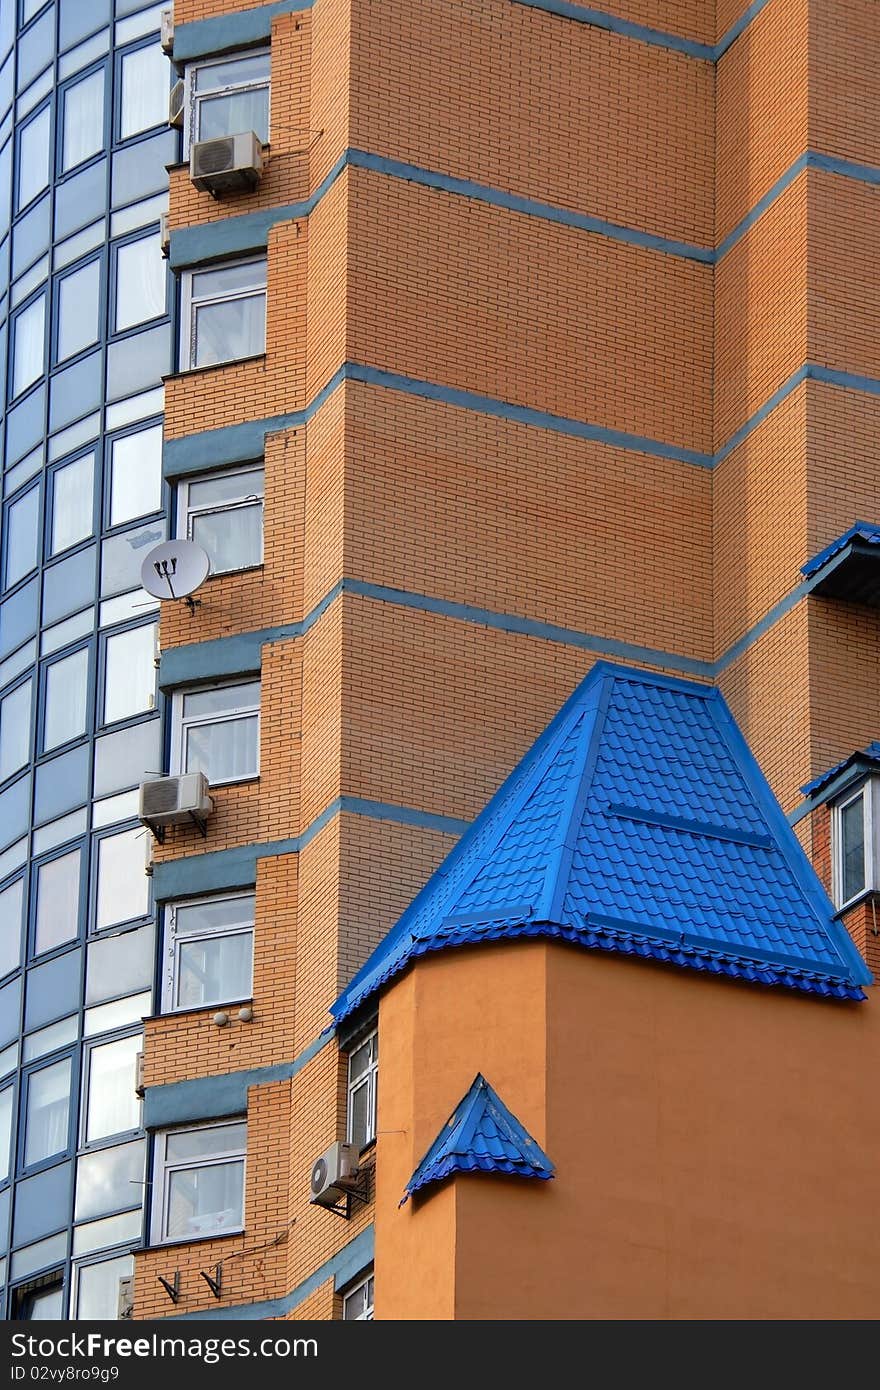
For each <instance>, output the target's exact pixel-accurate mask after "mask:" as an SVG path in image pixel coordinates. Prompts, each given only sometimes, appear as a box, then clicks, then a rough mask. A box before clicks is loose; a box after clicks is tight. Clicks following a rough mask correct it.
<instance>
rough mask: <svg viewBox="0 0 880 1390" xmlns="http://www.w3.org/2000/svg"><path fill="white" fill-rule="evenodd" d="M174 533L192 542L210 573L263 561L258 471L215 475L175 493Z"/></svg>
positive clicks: (247, 566)
mask: <svg viewBox="0 0 880 1390" xmlns="http://www.w3.org/2000/svg"><path fill="white" fill-rule="evenodd" d="M177 514H178V518H179V526H178V530H179V532H180V534H181V535H183V536H187V537H188V538H189V539H190V540H194V541H197V542H198V544H199V545H200V546H201V547H202V549H203V550H204V551H205V552H206V553H207V555H208V559H209V560H210V562H211V574H225V573H228V571H229V570H243V569H249V568H250V567H251V566H253V565H261V564H262V563H263V470H262V468H246V469H242V470H241V471H240V472H234V473H214V474H212V475H211V476H209V477H205V478H200V479H197V480H196V481H194V482H186V483H181V485H180V489H179V498H178V509H177Z"/></svg>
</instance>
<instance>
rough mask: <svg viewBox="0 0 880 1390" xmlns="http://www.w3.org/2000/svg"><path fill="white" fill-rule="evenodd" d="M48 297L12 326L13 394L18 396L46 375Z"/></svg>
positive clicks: (23, 311) (28, 308)
mask: <svg viewBox="0 0 880 1390" xmlns="http://www.w3.org/2000/svg"><path fill="white" fill-rule="evenodd" d="M45 335H46V296H45V295H41V296H40V298H39V299H35V300H34V302H33V304H30V305H28V307H27V308H26V309H23V310H22V311H21V313H20V314H19V316H18V318H17V319H15V320H14V321H13V325H12V394H13V396H18V395H20V394H21V392H22V391H25V390H27V388H28V386H30V385H31V384H32V383H33V382H35V381H36V380H37V377H39V376H42V374H43V361H44V358H45V348H46V337H45Z"/></svg>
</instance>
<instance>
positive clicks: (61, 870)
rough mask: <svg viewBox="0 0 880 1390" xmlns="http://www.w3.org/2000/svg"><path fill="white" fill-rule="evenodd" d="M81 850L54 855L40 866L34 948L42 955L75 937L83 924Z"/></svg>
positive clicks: (37, 953)
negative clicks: (80, 884)
mask: <svg viewBox="0 0 880 1390" xmlns="http://www.w3.org/2000/svg"><path fill="white" fill-rule="evenodd" d="M79 874H80V852H79V850H78V849H75V850H72V851H71V853H70V854H63V855H62V856H61V857H60V859H50V860H49V862H48V863H47V864H41V865H40V867H39V869H38V870H37V924H36V935H35V939H34V951H35V954H36V955H40V954H41V953H42V952H43V951H51V950H53V949H54V947H56V946H61V945H62V944H63V943H64V942H65V941H72V940H73V938H74V937H75V936H76V934H77V930H78V927H79Z"/></svg>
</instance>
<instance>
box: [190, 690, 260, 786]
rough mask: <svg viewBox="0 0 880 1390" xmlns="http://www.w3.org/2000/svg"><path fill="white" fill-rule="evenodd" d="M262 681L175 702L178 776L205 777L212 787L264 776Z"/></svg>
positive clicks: (197, 692) (196, 692)
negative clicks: (200, 774) (261, 760)
mask: <svg viewBox="0 0 880 1390" xmlns="http://www.w3.org/2000/svg"><path fill="white" fill-rule="evenodd" d="M259 724H260V682H259V681H248V682H247V684H246V685H220V686H213V687H212V688H210V689H208V690H193V691H191V692H190V693H189V694H180V695H176V696H175V697H174V719H173V732H172V738H173V740H174V743H173V746H174V749H175V757H174V761H175V763H176V769H175V770H176V771H179V772H204V773H205V775H206V776H207V778H208V781H209V782H210V783H212V784H213V785H216V784H218V783H220V782H241V781H244V780H245V779H246V778H248V777H256V776H257V774H258V772H259Z"/></svg>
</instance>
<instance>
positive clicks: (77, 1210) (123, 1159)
mask: <svg viewBox="0 0 880 1390" xmlns="http://www.w3.org/2000/svg"><path fill="white" fill-rule="evenodd" d="M143 1177H144V1141H143V1140H142V1139H137V1140H135V1141H134V1143H131V1144H119V1145H117V1146H116V1147H114V1148H112V1149H99V1150H97V1151H96V1152H95V1153H90V1154H83V1156H82V1158H80V1159H78V1160H77V1165H76V1202H75V1205H74V1213H73V1214H74V1219H75V1220H76V1221H82V1220H86V1219H88V1218H89V1217H91V1216H104V1215H105V1214H106V1213H107V1212H111V1211H123V1210H125V1208H127V1207H133V1206H136V1205H138V1204H139V1203H140V1202H141V1201H142V1200H143V1193H144V1187H143Z"/></svg>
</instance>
